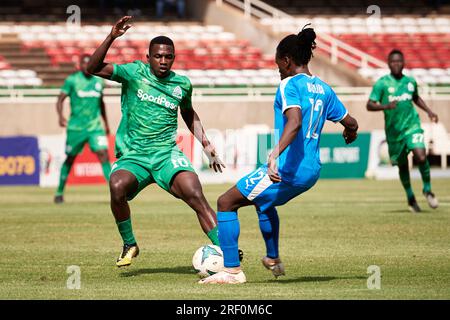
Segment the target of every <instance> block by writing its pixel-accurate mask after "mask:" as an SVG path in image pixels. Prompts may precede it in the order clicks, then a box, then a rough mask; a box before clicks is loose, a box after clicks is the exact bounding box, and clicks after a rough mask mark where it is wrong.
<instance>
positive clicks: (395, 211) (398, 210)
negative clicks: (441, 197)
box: [386, 208, 430, 214]
mask: <svg viewBox="0 0 450 320" xmlns="http://www.w3.org/2000/svg"><path fill="white" fill-rule="evenodd" d="M386 212H388V213H409V214H422V213H430V210H427V209H425V210H424V209H422V211H420V212H411V211H410V210H409V209H407V208H406V209H397V210H389V211H386Z"/></svg>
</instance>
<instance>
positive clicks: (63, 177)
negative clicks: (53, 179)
mask: <svg viewBox="0 0 450 320" xmlns="http://www.w3.org/2000/svg"><path fill="white" fill-rule="evenodd" d="M71 168H72V165H68V164H67V163H66V162H64V163H63V165H62V167H61V173H60V175H59V184H58V189H56V195H57V196H62V195H63V193H64V187H65V186H66V181H67V178H68V177H69V172H70V169H71Z"/></svg>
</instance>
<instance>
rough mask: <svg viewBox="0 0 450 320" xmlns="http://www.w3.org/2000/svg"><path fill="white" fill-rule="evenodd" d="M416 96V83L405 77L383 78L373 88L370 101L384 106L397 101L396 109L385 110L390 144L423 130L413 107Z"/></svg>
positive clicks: (412, 79) (390, 76)
mask: <svg viewBox="0 0 450 320" xmlns="http://www.w3.org/2000/svg"><path fill="white" fill-rule="evenodd" d="M416 95H417V83H416V81H415V80H414V78H412V77H407V76H405V75H404V76H403V77H402V78H401V79H396V78H394V77H393V76H392V75H391V74H389V75H386V76H383V77H381V78H380V79H378V81H377V82H376V83H375V85H374V86H373V89H372V92H371V94H370V97H369V99H370V100H372V101H376V102H379V103H381V104H382V105H385V104H388V103H390V102H392V101H397V106H396V107H395V108H394V109H391V110H383V112H384V121H385V131H386V139H387V141H388V142H396V141H400V140H402V139H403V138H404V137H405V136H407V135H410V134H412V133H414V132H417V131H420V130H421V127H420V118H419V114H418V113H417V111H416V109H415V108H414V105H413V97H414V96H416Z"/></svg>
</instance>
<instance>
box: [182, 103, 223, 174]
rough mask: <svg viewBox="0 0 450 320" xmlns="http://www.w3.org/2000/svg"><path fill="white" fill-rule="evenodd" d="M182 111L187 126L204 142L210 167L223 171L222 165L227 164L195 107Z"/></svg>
mask: <svg viewBox="0 0 450 320" xmlns="http://www.w3.org/2000/svg"><path fill="white" fill-rule="evenodd" d="M180 113H181V116H182V118H183V120H184V122H185V123H186V126H187V127H188V128H189V130H190V131H191V132H192V134H193V135H194V136H195V137H196V138H197V140H198V141H200V143H201V144H202V146H203V150H204V151H205V154H206V155H207V156H208V159H209V167H210V168H213V169H214V171H215V172H217V171H220V172H222V167H223V168H225V164H224V163H223V162H222V160H221V159H220V158H219V156H218V155H217V152H216V149H215V148H214V146H213V145H212V144H211V142H210V141H209V140H208V137H207V136H206V133H205V130H204V128H203V125H202V123H201V121H200V118H199V116H198V114H197V112H195V110H194V109H193V108H181V109H180Z"/></svg>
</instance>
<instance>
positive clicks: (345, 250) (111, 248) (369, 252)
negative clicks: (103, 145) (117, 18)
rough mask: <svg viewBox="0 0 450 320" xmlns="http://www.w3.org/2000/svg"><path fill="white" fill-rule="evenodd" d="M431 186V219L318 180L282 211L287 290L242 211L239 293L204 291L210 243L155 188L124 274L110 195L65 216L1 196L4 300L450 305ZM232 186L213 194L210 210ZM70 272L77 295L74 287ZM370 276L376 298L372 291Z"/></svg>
mask: <svg viewBox="0 0 450 320" xmlns="http://www.w3.org/2000/svg"><path fill="white" fill-rule="evenodd" d="M432 182H433V189H434V191H435V193H436V194H437V196H438V198H439V200H440V207H439V208H438V209H437V210H432V209H430V208H429V207H428V206H427V205H426V203H425V199H424V197H423V196H422V195H421V193H420V189H421V183H420V181H414V182H413V186H414V190H415V191H416V197H417V199H418V201H419V205H421V207H422V210H423V212H422V213H421V214H413V213H410V212H409V211H407V206H406V200H405V196H404V193H403V190H402V188H401V185H400V182H399V181H368V180H334V181H332V180H320V181H319V182H318V183H317V185H316V186H315V187H314V188H313V189H311V190H310V191H308V192H307V193H305V194H303V195H301V196H300V197H297V198H296V199H294V200H293V201H291V202H290V203H288V204H287V205H285V206H283V207H280V208H278V211H279V215H280V255H281V257H282V259H283V261H284V263H285V266H286V273H287V275H286V276H285V277H282V278H280V279H278V280H274V278H273V276H272V275H271V273H270V272H269V271H267V270H266V269H264V268H263V266H262V264H261V261H260V259H261V257H262V256H263V255H264V253H265V250H264V242H263V240H262V237H261V234H260V231H259V228H258V220H257V216H256V213H255V211H254V209H253V208H250V207H249V208H245V209H242V210H241V211H240V212H239V217H240V223H241V237H240V244H239V246H240V248H242V249H243V250H244V252H245V257H244V261H243V268H244V271H245V273H246V276H247V281H248V282H247V283H246V284H243V285H238V286H224V285H209V286H202V285H199V284H197V281H198V278H197V276H196V274H195V273H194V271H193V269H192V267H191V259H192V255H193V253H194V251H195V250H196V249H197V248H198V247H199V246H201V245H203V244H206V243H208V239H207V237H206V236H205V235H204V234H203V233H202V231H201V229H200V226H199V224H198V221H197V218H196V216H195V214H194V213H193V212H192V211H191V209H190V208H188V207H187V205H185V204H184V203H183V202H181V201H180V200H177V199H175V198H173V197H172V196H170V195H169V194H167V193H166V192H164V191H163V190H161V189H158V188H157V187H155V186H150V187H148V188H147V189H145V190H144V191H143V192H142V193H141V194H140V195H139V196H138V197H137V198H136V199H135V200H133V201H132V202H131V203H130V205H131V209H132V220H133V225H134V231H135V235H136V238H137V240H138V243H139V246H140V249H141V254H140V255H139V257H138V258H137V259H135V260H134V263H133V264H132V265H131V266H130V267H128V268H122V269H118V268H117V267H115V259H116V257H117V256H118V254H119V253H120V250H121V239H120V236H119V234H118V231H117V228H116V225H115V223H114V219H113V217H112V214H111V212H110V208H109V193H108V190H107V188H106V186H105V185H101V186H89V187H71V186H69V187H68V188H67V191H66V195H65V197H66V203H65V204H63V205H54V204H53V203H52V196H53V191H54V190H53V189H44V188H42V189H41V188H37V187H1V188H0V228H1V231H2V240H1V242H0V248H1V255H0V257H1V258H0V271H1V272H0V299H151V300H156V299H165V300H170V299H202V300H205V299H224V300H229V299H450V188H449V187H450V180H448V179H435V180H433V181H432ZM228 187H229V185H209V186H205V187H204V191H205V194H206V197H207V199H208V200H209V201H210V203H211V204H212V206H213V208H215V201H216V199H217V197H218V196H219V195H220V194H221V193H222V192H224V191H225V190H226V189H227V188H228ZM72 265H76V266H79V267H80V271H81V278H80V279H81V288H80V289H79V290H70V289H68V288H67V285H66V282H67V279H68V278H69V277H70V274H69V273H67V268H68V267H69V266H72ZM370 265H376V266H379V267H380V270H381V288H380V289H379V290H378V289H373V290H369V289H368V288H367V279H368V277H369V276H370V274H369V273H367V268H368V267H369V266H370Z"/></svg>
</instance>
